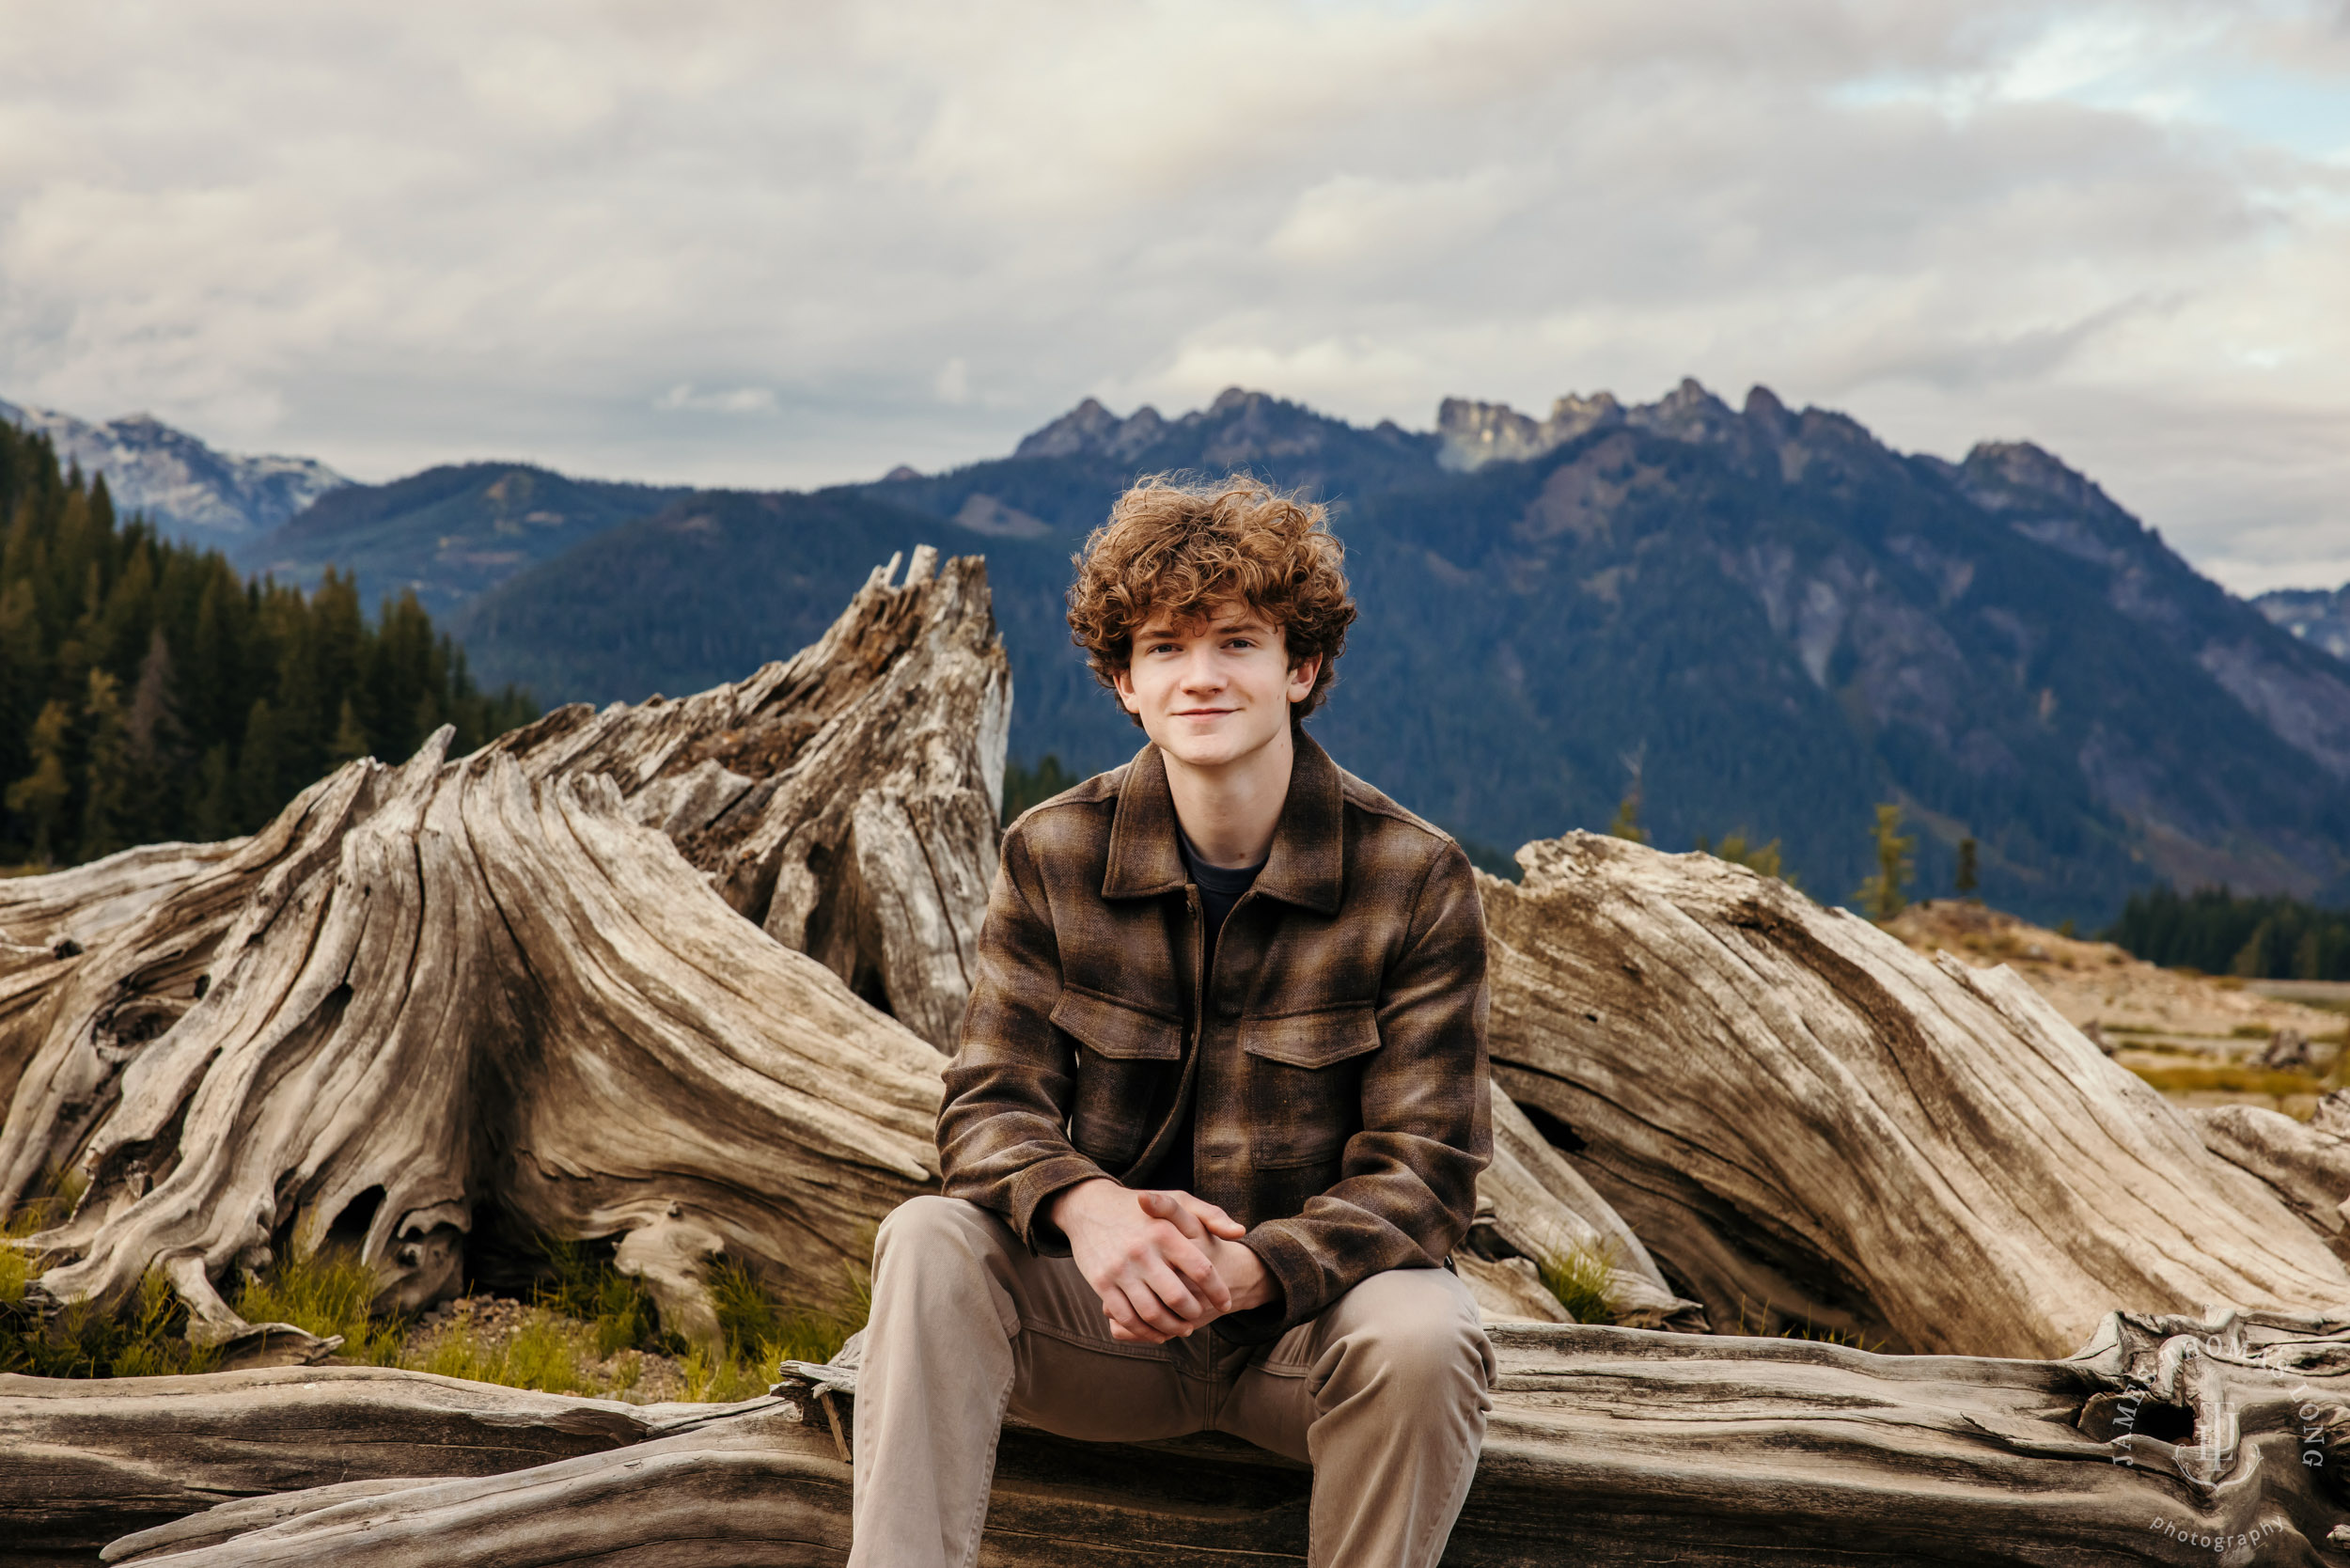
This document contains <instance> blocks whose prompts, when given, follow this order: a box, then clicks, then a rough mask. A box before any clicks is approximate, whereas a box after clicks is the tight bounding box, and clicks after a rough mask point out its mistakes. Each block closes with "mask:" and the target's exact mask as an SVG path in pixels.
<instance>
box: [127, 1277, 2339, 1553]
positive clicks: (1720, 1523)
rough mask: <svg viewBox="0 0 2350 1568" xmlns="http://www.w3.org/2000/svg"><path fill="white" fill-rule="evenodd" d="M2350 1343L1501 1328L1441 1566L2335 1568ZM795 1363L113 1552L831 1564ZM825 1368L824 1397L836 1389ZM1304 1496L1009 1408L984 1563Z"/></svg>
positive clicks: (1209, 1538)
mask: <svg viewBox="0 0 2350 1568" xmlns="http://www.w3.org/2000/svg"><path fill="white" fill-rule="evenodd" d="M2346 1330H2350V1324H2345V1323H2343V1322H2340V1321H2330V1322H2329V1321H2320V1320H2314V1319H2286V1318H2280V1317H2261V1316H2255V1317H2243V1316H2239V1317H2235V1318H2233V1319H2228V1320H2223V1321H2221V1322H2218V1323H2215V1324H2201V1323H2193V1322H2188V1321H2186V1320H2180V1319H2156V1318H2137V1317H2130V1316H2126V1315H2121V1316H2116V1317H2113V1318H2109V1319H2108V1320H2107V1322H2106V1323H2105V1324H2104V1325H2101V1328H2100V1332H2099V1335H2098V1337H2097V1338H2096V1339H2095V1341H2092V1343H2091V1344H2090V1345H2089V1346H2088V1347H2087V1348H2086V1349H2084V1350H2083V1351H2081V1352H2080V1353H2078V1354H2077V1355H2076V1356H2073V1357H2071V1358H2068V1359H2064V1360H2057V1361H2024V1360H1992V1359H1979V1358H1972V1357H1964V1356H1876V1355H1872V1354H1869V1353H1866V1352H1862V1351H1858V1350H1854V1349H1851V1348H1848V1347H1844V1346H1840V1345H1833V1344H1821V1343H1811V1342H1805V1341H1775V1340H1753V1339H1738V1338H1699V1337H1693V1336H1686V1335H1676V1334H1658V1333H1650V1332H1644V1331H1640V1330H1634V1329H1621V1328H1599V1327H1568V1326H1553V1327H1543V1328H1523V1329H1510V1328H1497V1329H1496V1330H1495V1331H1494V1337H1495V1340H1496V1348H1497V1349H1498V1351H1499V1353H1500V1359H1501V1365H1502V1381H1501V1387H1500V1388H1499V1389H1498V1390H1497V1392H1496V1399H1495V1405H1496V1408H1495V1412H1494V1419H1493V1424H1492V1428H1491V1431H1490V1433H1489V1435H1488V1436H1487V1438H1486V1443H1485V1450H1484V1453H1483V1456H1482V1458H1481V1462H1480V1464H1479V1466H1478V1472H1477V1479H1476V1482H1475V1485H1474V1486H1473V1488H1472V1489H1471V1491H1470V1494H1469V1498H1468V1502H1467V1506H1466V1507H1465V1509H1464V1510H1463V1513H1462V1515H1461V1519H1460V1523H1459V1525H1458V1526H1457V1528H1456V1529H1454V1531H1453V1534H1452V1540H1451V1544H1450V1547H1449V1550H1448V1552H1447V1553H1446V1557H1445V1560H1446V1561H1447V1562H1448V1563H1451V1564H1458V1565H1471V1564H1474V1565H1480V1568H1487V1565H1490V1568H1501V1565H1505V1564H1508V1565H1531V1564H1538V1563H1539V1564H1551V1563H1558V1562H1577V1563H1591V1564H1618V1563H1623V1564H1630V1563H1651V1562H1662V1561H1669V1562H1673V1563H1676V1564H1684V1565H1689V1568H1731V1565H1733V1564H1735V1565H1739V1568H1745V1565H1747V1564H1751V1563H1753V1562H1757V1561H1769V1562H1774V1563H1782V1564H1786V1565H1787V1568H1830V1565H1835V1568H1844V1565H1851V1568H1860V1565H1863V1564H1865V1565H1868V1568H1880V1565H1882V1564H1885V1563H1888V1562H1899V1563H1904V1564H1913V1563H1948V1564H1988V1563H2002V1564H2038V1565H2044V1568H2055V1565H2073V1564H2100V1565H2109V1564H2121V1563H2175V1562H2177V1561H2180V1560H2183V1558H2186V1559H2187V1560H2192V1559H2193V1558H2195V1557H2198V1556H2201V1557H2202V1558H2204V1559H2205V1560H2210V1559H2211V1558H2212V1557H2213V1556H2214V1555H2215V1554H2214V1550H2213V1543H2214V1542H2215V1541H2226V1542H2229V1543H2231V1544H2237V1543H2241V1544H2243V1545H2244V1546H2245V1547H2246V1548H2247V1549H2246V1550H2244V1551H2240V1552H2236V1553H2235V1554H2234V1555H2233V1556H2224V1557H2220V1558H2219V1559H2218V1560H2230V1561H2237V1562H2243V1561H2259V1562H2263V1563H2273V1564H2310V1565H2314V1564H2318V1563H2322V1562H2326V1561H2339V1560H2341V1558H2340V1557H2339V1556H2336V1555H2334V1554H2333V1553H2332V1552H2330V1551H2321V1545H2322V1544H2324V1543H2326V1542H2327V1540H2328V1537H2329V1534H2330V1533H2331V1532H2332V1531H2333V1530H2335V1529H2336V1528H2337V1527H2341V1526H2342V1525H2343V1523H2344V1521H2345V1519H2350V1514H2345V1513H2344V1511H2343V1501H2344V1496H2345V1494H2344V1490H2343V1487H2342V1482H2343V1478H2342V1474H2341V1466H2342V1465H2343V1464H2344V1463H2345V1462H2350V1448H2346V1447H2345V1446H2344V1435H2345V1433H2344V1426H2345V1421H2350V1411H2345V1409H2344V1407H2343V1405H2342V1383H2343V1381H2344V1371H2343V1369H2344V1368H2345V1367H2350V1338H2345V1331H2346ZM801 1373H802V1375H799V1376H797V1377H795V1378H794V1379H792V1380H791V1381H788V1382H787V1384H786V1385H785V1390H784V1391H785V1392H786V1394H787V1395H788V1396H789V1398H790V1400H791V1403H789V1404H786V1403H782V1402H773V1403H763V1404H761V1403H755V1404H753V1405H746V1406H744V1407H741V1408H740V1411H739V1413H736V1414H733V1415H731V1416H729V1417H726V1418H724V1419H719V1420H716V1421H713V1422H712V1423H710V1424H708V1425H706V1426H703V1427H701V1428H699V1429H697V1430H696V1431H693V1432H690V1433H684V1434H681V1435H675V1436H669V1437H666V1438H661V1439H658V1440H655V1441H650V1442H647V1443H644V1444H642V1445H640V1446H636V1447H632V1448H630V1449H628V1450H625V1451H618V1452H605V1453H593V1454H586V1455H582V1456H580V1457H576V1458H572V1459H566V1460H561V1461H557V1462H555V1463H550V1464H545V1465H541V1466H536V1467H533V1468H529V1469H523V1470H515V1471H511V1472H509V1473H505V1474H500V1475H495V1476H488V1477H481V1478H478V1479H470V1480H461V1481H429V1482H421V1483H419V1484H417V1485H415V1486H414V1487H409V1488H403V1489H400V1490H399V1491H396V1492H388V1493H384V1494H379V1495H372V1496H364V1495H356V1496H355V1495H353V1494H352V1492H350V1491H347V1490H345V1491H336V1490H327V1491H323V1492H318V1493H312V1494H307V1495H303V1496H295V1497H279V1498H276V1499H274V1500H273V1501H272V1502H271V1503H270V1504H269V1505H268V1516H257V1515H259V1514H260V1513H261V1511H260V1510H258V1509H257V1508H255V1507H254V1505H251V1504H239V1505H232V1507H231V1508H230V1509H227V1510H223V1511H219V1512H217V1513H215V1514H212V1515H196V1516H194V1517H191V1518H189V1519H187V1520H185V1521H183V1522H182V1523H180V1525H177V1526H174V1527H170V1528H169V1529H164V1530H159V1531H155V1532H152V1533H149V1534H147V1535H144V1536H138V1537H133V1538H130V1539H127V1540H124V1541H121V1542H119V1543H118V1544H116V1546H115V1547H113V1548H112V1549H111V1550H110V1552H109V1557H110V1559H111V1560H116V1561H134V1562H138V1563H140V1564H142V1565H143V1568H145V1565H164V1564H168V1565H169V1568H229V1565H231V1564H235V1565H239V1568H263V1565H276V1564H287V1565H292V1564H297V1563H299V1564H307V1563H311V1562H317V1561H327V1560H331V1561H334V1562H336V1563H338V1564H344V1565H347V1568H410V1565H414V1568H426V1565H431V1568H466V1565H472V1564H481V1565H488V1564H492V1563H495V1564H499V1565H501V1568H528V1565H532V1564H540V1563H548V1564H552V1563H558V1562H576V1561H581V1560H613V1561H626V1562H629V1563H631V1564H632V1565H637V1568H682V1565H697V1568H698V1565H702V1564H720V1563H724V1564H744V1563H838V1562H839V1561H841V1560H843V1559H844V1558H845V1556H846V1553H847V1547H848V1533H849V1532H848V1500H849V1471H848V1466H846V1465H845V1464H844V1463H843V1461H842V1459H841V1457H840V1455H839V1451H838V1447H837V1445H836V1441H835V1431H836V1430H837V1428H836V1426H835V1423H836V1422H842V1423H845V1422H848V1421H852V1420H853V1419H854V1417H853V1415H851V1414H850V1410H851V1408H852V1406H853V1401H854V1382H855V1374H854V1370H853V1369H839V1368H823V1369H802V1370H801ZM819 1387H822V1388H828V1389H830V1390H831V1397H830V1398H829V1399H827V1400H824V1401H823V1402H821V1403H820V1402H819V1401H817V1400H814V1399H812V1398H810V1397H809V1396H810V1394H811V1392H812V1391H813V1390H814V1389H815V1388H819ZM802 1422H805V1423H807V1424H799V1423H802ZM1307 1487H1308V1478H1307V1476H1306V1475H1305V1474H1304V1473H1303V1472H1302V1471H1301V1469H1300V1468H1299V1467H1298V1466H1294V1465H1293V1464H1291V1463H1289V1462H1287V1461H1283V1460H1279V1459H1277V1458H1275V1457H1273V1456H1271V1455H1268V1454H1265V1453H1262V1452H1261V1451H1259V1450H1254V1449H1251V1448H1248V1447H1247V1446H1246V1445H1244V1444H1240V1443H1238V1442H1235V1441H1232V1440H1230V1439H1224V1438H1215V1437H1203V1438H1186V1439H1182V1440H1179V1441H1176V1442H1172V1443H1163V1444H1148V1445H1131V1446H1129V1445H1090V1444H1081V1443H1073V1442H1066V1441H1062V1440H1060V1439H1058V1438H1054V1437H1051V1436H1048V1435H1043V1434H1041V1433H1037V1432H1033V1431H1027V1430H1024V1429H1019V1428H1013V1429H1011V1430H1008V1431H1007V1432H1006V1433H1005V1435H1004V1438H1003V1443H1002V1447H1001V1449H1000V1450H999V1456H998V1468H997V1479H996V1486H995V1496H994V1498H993V1500H992V1502H991V1505H990V1511H989V1515H988V1527H987V1533H988V1545H987V1548H986V1551H987V1560H989V1561H991V1562H995V1563H1001V1564H1006V1565H1008V1568H1009V1565H1030V1564H1033V1565H1037V1568H1044V1565H1047V1564H1050V1565H1055V1568H1059V1565H1064V1564H1068V1563H1072V1562H1085V1563H1088V1564H1096V1563H1099V1564H1144V1563H1150V1564H1158V1565H1169V1568H1183V1565H1188V1564H1208V1563H1226V1562H1230V1561H1234V1560H1240V1559H1241V1558H1243V1557H1246V1560H1249V1561H1252V1562H1260V1561H1272V1562H1294V1561H1302V1560H1304V1557H1305V1547H1306V1540H1305V1535H1306V1510H1305V1501H1306V1494H1307ZM239 1510H243V1513H240V1512H239ZM255 1526H258V1528H253V1527H255ZM232 1532H233V1533H232ZM2343 1535H2344V1537H2345V1538H2350V1529H2344V1530H2343Z"/></svg>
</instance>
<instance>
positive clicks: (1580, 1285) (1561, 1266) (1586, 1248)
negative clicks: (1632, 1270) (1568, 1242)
mask: <svg viewBox="0 0 2350 1568" xmlns="http://www.w3.org/2000/svg"><path fill="white" fill-rule="evenodd" d="M1617 1262H1619V1259H1618V1256H1617V1246H1616V1242H1615V1239H1614V1238H1613V1237H1606V1236H1604V1237H1601V1238H1600V1239H1599V1240H1598V1241H1596V1242H1577V1243H1575V1245H1574V1246H1572V1247H1567V1248H1566V1249H1565V1250H1564V1251H1560V1252H1549V1253H1544V1254H1543V1256H1541V1257H1539V1258H1537V1259H1535V1260H1534V1268H1535V1271H1536V1272H1537V1273H1539V1274H1540V1275H1541V1276H1542V1278H1543V1289H1545V1290H1547V1291H1549V1292H1550V1294H1553V1295H1555V1296H1557V1297H1558V1298H1559V1306H1561V1307H1564V1308H1565V1309H1567V1315H1568V1316H1569V1317H1571V1318H1573V1319H1574V1320H1575V1322H1577V1323H1597V1324H1612V1323H1614V1322H1615V1321H1616V1314H1615V1311H1614V1309H1611V1308H1610V1307H1609V1306H1608V1305H1607V1285H1608V1277H1609V1276H1610V1275H1611V1274H1613V1273H1614V1272H1615V1269H1616V1264H1617Z"/></svg>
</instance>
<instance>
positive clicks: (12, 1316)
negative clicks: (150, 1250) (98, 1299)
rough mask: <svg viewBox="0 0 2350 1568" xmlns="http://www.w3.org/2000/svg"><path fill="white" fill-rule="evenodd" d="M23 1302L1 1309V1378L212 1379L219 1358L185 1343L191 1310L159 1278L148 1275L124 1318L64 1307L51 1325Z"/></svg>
mask: <svg viewBox="0 0 2350 1568" xmlns="http://www.w3.org/2000/svg"><path fill="white" fill-rule="evenodd" d="M23 1303H24V1297H23V1294H22V1293H20V1294H19V1295H18V1296H17V1298H16V1300H15V1301H14V1302H12V1303H9V1304H8V1307H7V1308H5V1309H0V1372H25V1373H28V1374H30V1375H32V1376H34V1377H160V1376H168V1375H175V1374H178V1373H181V1372H210V1371H211V1370H212V1368H213V1366H214V1365H215V1364H217V1363H218V1361H219V1359H220V1356H219V1353H218V1352H217V1351H215V1350H214V1349H213V1348H212V1347H211V1346H210V1345H192V1344H190V1343H189V1342H188V1340H187V1317H188V1314H187V1309H186V1308H185V1307H183V1306H181V1305H180V1295H179V1293H178V1292H176V1291H174V1290H173V1289H172V1288H171V1282H170V1281H169V1280H167V1279H165V1278H164V1277H163V1276H162V1275H160V1274H156V1273H149V1275H147V1277H146V1278H143V1279H141V1280H140V1281H139V1288H138V1291H137V1293H136V1294H134V1295H133V1297H132V1298H131V1300H130V1301H128V1302H126V1303H124V1305H123V1307H122V1309H120V1310H119V1311H113V1312H109V1311H105V1310H102V1309H100V1308H99V1307H98V1306H97V1305H96V1304H95V1303H93V1302H89V1301H73V1302H69V1303H67V1304H66V1305H65V1306H64V1307H62V1308H60V1309H58V1310H57V1311H55V1313H53V1314H51V1315H50V1316H48V1317H46V1318H40V1317H37V1316H35V1315H34V1314H33V1313H31V1312H29V1311H27V1310H25V1309H24V1304H23Z"/></svg>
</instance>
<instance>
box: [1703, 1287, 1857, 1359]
mask: <svg viewBox="0 0 2350 1568" xmlns="http://www.w3.org/2000/svg"><path fill="white" fill-rule="evenodd" d="M1771 1315H1772V1314H1771V1303H1770V1301H1769V1299H1768V1298H1767V1297H1765V1298H1764V1300H1763V1308H1762V1310H1761V1312H1760V1313H1759V1314H1757V1315H1756V1317H1755V1318H1754V1320H1753V1321H1752V1322H1751V1323H1749V1322H1748V1321H1747V1298H1746V1297H1745V1296H1743V1295H1742V1296H1740V1297H1739V1298H1738V1332H1739V1333H1741V1334H1746V1335H1749V1336H1752V1337H1754V1338H1757V1339H1778V1340H1809V1341H1812V1342H1813V1343H1815V1344H1824V1345H1844V1346H1846V1347H1848V1348H1850V1349H1853V1350H1865V1351H1869V1352H1872V1353H1874V1352H1878V1351H1882V1350H1883V1349H1884V1348H1885V1346H1886V1345H1887V1344H1888V1342H1889V1341H1885V1340H1879V1341H1875V1342H1874V1343H1871V1342H1870V1340H1869V1337H1868V1336H1867V1335H1866V1334H1863V1333H1861V1332H1860V1331H1859V1330H1858V1329H1856V1328H1823V1327H1821V1326H1820V1325H1818V1324H1815V1323H1813V1322H1812V1321H1811V1320H1810V1318H1809V1317H1807V1318H1804V1319H1802V1320H1801V1321H1800V1322H1791V1323H1789V1324H1788V1325H1786V1326H1785V1327H1783V1328H1781V1329H1779V1330H1778V1333H1776V1334H1774V1333H1772V1332H1771V1326H1770V1325H1771Z"/></svg>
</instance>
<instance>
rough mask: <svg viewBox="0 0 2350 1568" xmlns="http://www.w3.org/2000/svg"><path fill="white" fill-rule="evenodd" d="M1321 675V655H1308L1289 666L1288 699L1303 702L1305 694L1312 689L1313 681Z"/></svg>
mask: <svg viewBox="0 0 2350 1568" xmlns="http://www.w3.org/2000/svg"><path fill="white" fill-rule="evenodd" d="M1321 674H1322V655H1321V654H1319V653H1308V654H1307V655H1306V657H1304V658H1302V659H1300V660H1298V661H1297V663H1295V664H1294V665H1292V666H1290V684H1289V699H1290V700H1291V701H1292V702H1303V701H1305V700H1306V694H1307V693H1308V692H1310V691H1312V690H1313V689H1314V682H1315V680H1316V679H1317V678H1318V677H1319V676H1320V675H1321Z"/></svg>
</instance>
